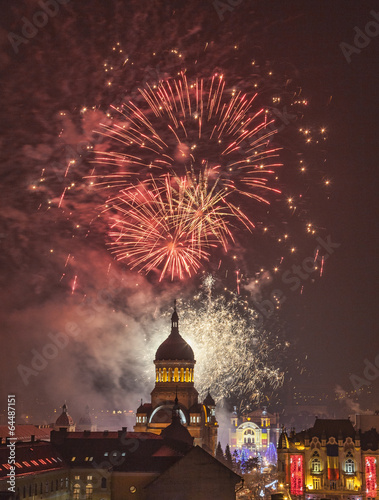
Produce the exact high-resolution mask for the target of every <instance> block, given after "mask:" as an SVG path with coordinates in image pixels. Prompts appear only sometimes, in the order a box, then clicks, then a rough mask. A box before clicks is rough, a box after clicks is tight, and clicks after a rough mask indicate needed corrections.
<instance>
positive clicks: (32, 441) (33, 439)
mask: <svg viewBox="0 0 379 500" xmlns="http://www.w3.org/2000/svg"><path fill="white" fill-rule="evenodd" d="M35 440H36V436H35V434H32V435H31V436H30V442H31V443H34V441H35Z"/></svg>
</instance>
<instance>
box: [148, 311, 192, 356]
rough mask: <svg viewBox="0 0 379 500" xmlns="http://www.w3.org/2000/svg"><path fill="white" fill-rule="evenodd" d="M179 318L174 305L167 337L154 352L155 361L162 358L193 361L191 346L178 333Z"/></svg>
mask: <svg viewBox="0 0 379 500" xmlns="http://www.w3.org/2000/svg"><path fill="white" fill-rule="evenodd" d="M178 324H179V318H178V314H177V312H176V307H175V308H174V312H173V314H172V317H171V333H170V335H169V336H168V337H167V339H166V340H165V341H164V342H163V343H162V344H161V345H160V346H159V347H158V350H157V352H156V354H155V360H156V361H162V360H173V361H174V360H178V361H194V360H195V356H194V354H193V350H192V347H191V346H190V345H189V344H187V342H186V341H185V340H184V338H183V337H182V336H181V335H180V333H179V326H178Z"/></svg>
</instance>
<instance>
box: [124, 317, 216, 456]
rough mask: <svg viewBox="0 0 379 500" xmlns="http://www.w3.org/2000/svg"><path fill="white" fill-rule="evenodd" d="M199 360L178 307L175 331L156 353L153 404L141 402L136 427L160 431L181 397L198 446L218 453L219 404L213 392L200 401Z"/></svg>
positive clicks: (184, 421)
mask: <svg viewBox="0 0 379 500" xmlns="http://www.w3.org/2000/svg"><path fill="white" fill-rule="evenodd" d="M195 363H196V361H195V357H194V353H193V350H192V348H191V346H190V345H188V344H187V342H186V341H185V340H184V339H183V337H182V336H181V335H180V333H179V317H178V314H177V312H176V308H175V310H174V313H173V314H172V317H171V333H170V335H169V336H168V337H167V339H166V340H165V341H164V342H163V343H162V344H161V345H160V346H159V348H158V350H157V352H156V355H155V360H154V364H155V387H154V389H153V391H152V392H151V403H145V404H143V403H142V401H141V405H140V406H139V408H138V409H137V412H136V413H137V414H136V420H137V421H136V425H135V426H134V430H135V431H136V432H153V433H154V434H160V433H161V431H162V430H163V429H165V428H166V427H167V426H168V425H169V424H171V419H172V409H173V407H174V403H175V398H176V397H177V399H178V406H179V409H178V412H179V415H180V421H181V423H182V425H183V426H184V427H186V428H187V430H188V431H189V433H190V435H191V436H192V437H193V439H194V445H198V446H201V447H202V448H204V449H206V450H207V451H209V452H210V453H212V454H213V455H214V454H215V451H216V446H217V430H218V423H217V421H216V414H215V407H216V405H215V402H214V400H213V398H212V397H211V395H210V394H209V393H208V395H207V396H206V398H205V399H204V401H203V402H202V403H199V400H198V397H199V394H198V392H197V390H196V388H195V385H194V380H195V378H194V371H195Z"/></svg>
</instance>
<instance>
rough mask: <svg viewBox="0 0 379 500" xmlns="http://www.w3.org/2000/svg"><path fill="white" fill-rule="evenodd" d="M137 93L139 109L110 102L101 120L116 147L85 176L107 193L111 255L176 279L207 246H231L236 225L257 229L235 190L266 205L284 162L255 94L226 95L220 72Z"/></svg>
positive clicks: (195, 267)
mask: <svg viewBox="0 0 379 500" xmlns="http://www.w3.org/2000/svg"><path fill="white" fill-rule="evenodd" d="M140 92H141V99H142V100H143V102H142V103H141V105H140V106H137V105H136V104H134V103H132V102H129V103H128V104H124V105H123V106H122V107H120V108H117V109H116V108H114V110H115V111H116V112H117V113H115V116H114V117H113V124H112V125H103V131H102V133H103V135H105V136H106V137H107V138H108V139H111V140H112V143H113V144H114V145H115V146H116V148H115V150H114V151H105V152H100V153H98V155H97V158H96V160H95V163H96V165H97V171H96V173H94V174H93V176H91V177H92V179H93V180H94V181H95V184H96V185H97V186H99V187H102V188H108V189H109V190H110V191H111V193H112V195H111V196H110V199H109V200H108V201H107V209H109V208H110V207H111V208H113V209H114V210H113V211H114V212H117V213H118V217H117V220H116V221H115V220H114V219H113V221H112V227H111V231H110V236H111V238H113V244H112V245H111V246H112V249H113V251H114V252H115V254H116V256H117V258H118V259H126V260H127V261H128V262H129V264H130V266H131V267H132V268H138V269H139V270H140V271H143V272H147V273H148V272H150V271H151V270H153V269H155V268H159V269H160V270H161V278H162V277H163V276H164V275H165V274H166V273H167V272H169V273H170V275H171V279H173V278H174V276H179V277H180V278H181V277H183V276H184V275H191V273H195V272H197V270H198V269H199V268H200V265H201V262H202V261H206V260H207V259H208V257H209V251H210V249H211V247H217V246H221V247H223V248H224V250H227V248H228V242H233V241H234V237H233V234H232V228H233V226H234V225H236V223H238V224H240V225H241V224H242V225H244V226H245V227H246V228H248V229H249V230H250V229H251V228H253V227H254V223H253V220H252V219H251V218H249V217H247V215H246V214H245V212H244V211H243V210H242V209H241V208H240V203H241V195H242V196H243V197H245V199H246V198H247V199H251V200H255V201H258V202H260V203H266V204H268V203H269V199H268V197H267V195H268V194H269V193H270V192H276V193H279V190H277V189H275V188H273V187H271V186H270V185H269V181H270V178H271V177H272V175H273V174H274V173H275V171H276V168H277V167H279V166H280V165H281V164H280V163H278V162H277V159H278V155H279V151H278V148H275V147H272V145H271V140H272V137H273V135H274V134H275V130H272V126H271V125H272V121H269V120H268V115H267V113H266V110H265V109H264V108H260V109H256V108H257V106H256V105H255V100H256V97H257V96H256V94H255V95H253V96H252V97H250V98H249V97H247V95H246V94H241V93H240V92H236V91H232V92H231V93H228V92H227V91H226V90H225V81H224V79H223V77H222V75H220V76H217V75H214V76H213V77H212V78H211V79H210V80H209V81H205V80H202V79H200V80H199V79H196V80H195V81H194V82H193V83H191V84H189V83H188V81H187V78H186V75H185V74H182V75H181V77H180V78H178V79H175V80H167V81H164V82H161V83H160V84H158V85H157V86H154V87H153V88H152V87H149V86H148V87H147V88H146V89H142V90H141V91H140ZM99 170H100V171H99ZM142 184H145V187H142ZM173 184H176V187H173ZM106 211H108V210H106ZM138 212H140V213H138ZM142 246H144V248H142ZM138 247H140V248H138Z"/></svg>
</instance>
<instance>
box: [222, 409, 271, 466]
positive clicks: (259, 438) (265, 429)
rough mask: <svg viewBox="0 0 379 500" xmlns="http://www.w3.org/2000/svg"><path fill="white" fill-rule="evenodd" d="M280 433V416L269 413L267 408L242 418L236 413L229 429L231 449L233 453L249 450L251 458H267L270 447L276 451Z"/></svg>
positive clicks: (248, 413) (249, 413)
mask: <svg viewBox="0 0 379 500" xmlns="http://www.w3.org/2000/svg"><path fill="white" fill-rule="evenodd" d="M279 432H280V429H279V416H278V414H272V413H269V412H268V411H267V410H266V408H263V410H255V411H252V412H247V413H245V414H243V415H242V416H241V417H238V416H237V413H236V411H234V412H233V414H232V417H231V427H230V429H229V445H230V449H231V451H232V452H233V451H234V450H247V452H248V453H249V455H250V456H258V455H261V456H265V455H267V452H268V451H269V449H270V447H271V448H273V449H274V450H275V448H276V446H277V442H278V437H279ZM275 461H276V456H275Z"/></svg>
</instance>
